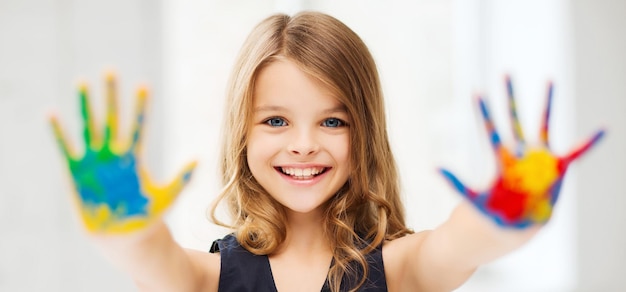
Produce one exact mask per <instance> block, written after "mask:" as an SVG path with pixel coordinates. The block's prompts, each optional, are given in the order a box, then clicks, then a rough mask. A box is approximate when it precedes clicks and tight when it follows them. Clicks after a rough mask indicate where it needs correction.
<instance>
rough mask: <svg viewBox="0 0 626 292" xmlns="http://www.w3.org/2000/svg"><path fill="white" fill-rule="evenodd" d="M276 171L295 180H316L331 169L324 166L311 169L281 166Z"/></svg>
mask: <svg viewBox="0 0 626 292" xmlns="http://www.w3.org/2000/svg"><path fill="white" fill-rule="evenodd" d="M275 169H276V170H277V171H279V172H281V173H282V174H284V175H287V176H289V177H291V178H292V179H295V180H308V179H312V178H315V177H316V176H318V175H321V174H323V173H325V172H326V171H327V170H328V169H330V167H323V166H311V167H293V166H279V167H275Z"/></svg>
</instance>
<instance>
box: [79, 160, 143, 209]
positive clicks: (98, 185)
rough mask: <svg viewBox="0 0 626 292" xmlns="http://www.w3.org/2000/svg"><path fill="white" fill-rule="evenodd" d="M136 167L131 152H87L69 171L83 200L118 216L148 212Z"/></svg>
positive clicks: (86, 203)
mask: <svg viewBox="0 0 626 292" xmlns="http://www.w3.org/2000/svg"><path fill="white" fill-rule="evenodd" d="M101 153H102V152H101ZM98 156H100V157H98ZM103 156H104V157H103ZM136 166H137V165H136V159H135V157H134V155H133V154H132V153H126V154H124V155H122V156H115V155H97V154H96V153H95V152H93V151H87V153H86V154H85V157H84V158H83V159H82V160H81V161H80V162H77V163H76V165H74V167H73V168H74V171H72V173H74V180H75V182H76V183H77V190H78V193H79V195H80V198H81V199H82V201H83V203H84V204H85V205H87V206H92V207H99V206H102V205H106V206H107V207H108V208H109V209H110V210H111V213H113V214H115V215H116V216H120V217H130V216H142V215H143V216H145V215H147V210H146V206H147V204H148V199H147V198H146V197H145V196H144V195H143V194H142V190H141V185H140V184H139V177H138V176H137V170H136Z"/></svg>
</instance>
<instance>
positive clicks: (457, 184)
mask: <svg viewBox="0 0 626 292" xmlns="http://www.w3.org/2000/svg"><path fill="white" fill-rule="evenodd" d="M439 172H441V174H442V175H443V176H444V178H446V180H447V181H448V182H449V183H450V184H452V186H453V187H454V188H455V189H456V190H457V191H458V192H459V193H461V194H462V195H463V196H464V197H466V198H467V199H469V200H470V201H472V202H473V201H475V199H476V194H477V193H476V192H475V191H473V190H471V189H470V188H468V187H466V186H465V185H464V184H463V183H462V182H461V181H460V180H459V179H458V178H457V177H456V176H455V175H454V174H452V172H450V171H448V170H446V169H443V168H441V169H439Z"/></svg>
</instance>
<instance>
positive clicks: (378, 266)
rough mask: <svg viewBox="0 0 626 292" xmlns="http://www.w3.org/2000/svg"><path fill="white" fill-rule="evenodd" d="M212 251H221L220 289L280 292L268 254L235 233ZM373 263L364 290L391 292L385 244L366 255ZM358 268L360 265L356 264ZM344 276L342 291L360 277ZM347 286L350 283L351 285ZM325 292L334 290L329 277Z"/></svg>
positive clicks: (360, 289) (222, 240)
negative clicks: (242, 241) (255, 249)
mask: <svg viewBox="0 0 626 292" xmlns="http://www.w3.org/2000/svg"><path fill="white" fill-rule="evenodd" d="M210 252H211V253H216V252H219V253H220V259H221V270H220V282H219V286H218V287H219V288H218V291H219V292H249V291H250V292H252V291H254V292H277V290H276V285H275V284H274V278H273V276H272V268H271V267H270V261H269V258H268V257H267V256H266V255H255V254H253V253H251V252H249V251H248V250H246V249H245V248H243V247H242V246H241V245H240V244H239V242H237V239H236V238H235V236H233V235H232V234H229V235H227V236H225V237H224V238H223V239H219V240H216V241H214V242H213V245H212V246H211V250H210ZM365 259H366V260H367V262H368V264H369V266H368V268H369V273H368V275H367V279H366V281H365V283H364V284H363V285H362V286H361V287H360V288H359V290H358V291H361V292H384V291H387V281H386V279H385V267H384V265H383V253H382V245H381V246H379V247H378V248H377V249H375V250H373V251H372V252H370V253H369V254H367V255H365ZM354 267H355V268H357V270H360V269H358V267H360V266H359V265H355V266H354ZM361 274H362V272H360V273H359V274H358V275H359V278H357V279H347V277H344V279H343V280H342V281H341V291H347V290H348V289H347V288H348V287H352V285H354V284H355V283H357V282H358V281H359V280H360V276H361ZM347 285H349V286H348V287H347ZM322 292H330V288H329V287H328V280H327V281H326V283H324V286H323V287H322Z"/></svg>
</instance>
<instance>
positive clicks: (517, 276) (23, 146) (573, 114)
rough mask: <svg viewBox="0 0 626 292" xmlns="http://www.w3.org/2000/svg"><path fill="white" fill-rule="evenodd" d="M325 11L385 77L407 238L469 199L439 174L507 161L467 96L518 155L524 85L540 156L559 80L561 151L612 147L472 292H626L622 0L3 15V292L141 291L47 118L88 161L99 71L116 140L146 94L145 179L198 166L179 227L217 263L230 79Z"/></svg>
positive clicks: (159, 6) (64, 3) (591, 160)
mask: <svg viewBox="0 0 626 292" xmlns="http://www.w3.org/2000/svg"><path fill="white" fill-rule="evenodd" d="M300 10H318V11H322V12H326V13H329V14H331V15H333V16H335V17H337V18H338V19H340V20H341V21H343V22H344V23H346V24H347V25H348V26H350V27H351V28H352V29H353V30H354V31H355V32H356V33H357V34H359V35H360V36H361V37H362V38H363V40H364V41H365V42H366V44H367V45H368V46H369V48H370V50H371V52H372V54H373V55H374V58H375V59H376V61H377V64H378V66H379V70H380V74H381V78H382V81H383V87H384V91H385V95H386V103H387V113H388V122H389V127H390V134H391V137H390V138H391V140H392V144H393V148H394V151H395V155H396V158H397V160H398V164H399V167H400V173H401V177H402V181H403V185H402V187H403V195H404V200H405V203H406V206H407V213H408V222H409V225H410V227H411V228H413V229H415V230H423V229H428V228H434V227H436V226H437V225H439V224H441V223H442V222H443V221H444V220H445V219H446V218H447V216H448V214H449V213H450V211H451V210H452V208H453V207H454V206H455V204H456V203H457V202H458V201H459V197H458V195H457V194H456V193H455V192H454V191H453V190H452V189H451V188H450V187H449V186H448V185H447V184H446V183H445V181H444V180H443V179H442V178H441V177H440V176H439V175H438V173H437V171H436V169H437V167H441V166H443V167H446V168H449V169H451V170H452V171H453V172H455V173H456V174H457V175H458V176H459V177H460V178H461V179H462V180H463V181H464V182H466V183H467V184H470V185H473V186H476V187H481V186H486V185H487V184H488V183H489V182H490V180H491V179H492V178H493V176H494V175H495V164H494V160H493V157H492V153H491V150H490V148H489V144H488V142H487V137H486V135H485V133H484V130H483V128H482V125H481V124H480V119H479V117H478V115H477V111H476V105H475V104H474V101H473V98H474V97H475V96H476V95H479V94H481V95H484V96H485V97H486V99H487V101H488V102H489V104H490V105H491V109H492V112H493V113H494V116H495V117H494V118H495V120H496V124H497V125H498V127H499V130H500V132H501V135H502V136H503V139H504V140H505V141H511V133H510V131H509V129H510V124H509V121H508V119H507V112H506V103H505V101H506V98H505V97H506V94H505V93H506V92H505V86H504V75H505V74H510V75H511V76H512V78H513V82H514V85H515V89H516V95H517V98H518V111H519V115H520V119H521V122H522V125H523V126H524V127H525V129H526V135H527V137H528V139H529V141H530V142H535V141H537V139H536V137H538V129H539V122H540V116H541V113H542V110H543V105H544V103H543V102H544V100H545V96H546V95H545V94H546V85H547V81H548V80H553V81H554V83H555V94H554V103H553V111H552V119H551V130H552V132H551V141H552V147H553V150H554V151H555V152H556V153H559V154H565V153H566V152H567V151H568V150H569V149H571V147H572V146H574V145H575V144H576V143H579V142H580V141H582V140H583V139H586V138H587V137H589V136H590V135H591V134H592V133H593V132H594V131H595V130H597V129H598V128H600V127H605V128H607V129H608V135H607V136H606V137H605V139H604V141H602V142H601V143H600V144H599V147H597V148H595V149H593V150H592V151H591V152H590V153H588V155H586V156H584V157H583V158H582V159H580V160H579V161H577V162H576V163H575V164H574V165H573V166H572V168H571V171H570V172H569V173H568V175H567V177H566V180H565V184H564V187H563V190H562V196H561V198H562V199H561V201H560V203H559V205H558V208H557V209H556V211H555V214H554V217H553V220H552V221H551V222H550V224H548V225H547V226H546V227H545V228H544V229H543V230H542V231H541V232H540V233H539V235H538V236H537V237H536V238H534V239H533V240H532V241H531V242H530V243H529V244H528V245H526V246H524V247H523V248H521V249H519V250H517V251H515V252H514V253H512V254H510V255H507V256H505V257H504V258H502V259H500V260H498V261H496V262H494V263H492V264H489V265H487V266H484V267H482V268H481V269H480V270H479V271H478V272H477V273H476V274H475V276H474V277H473V278H472V279H471V280H470V281H469V282H468V283H467V284H466V285H464V286H463V287H462V288H460V289H458V291H464V292H470V291H472V292H473V291H557V292H559V291H576V292H578V291H626V277H624V276H623V274H624V273H625V272H626V212H624V210H625V209H626V185H625V183H626V179H625V174H626V169H625V168H626V157H625V151H624V150H626V135H625V132H626V118H625V116H624V113H626V56H624V54H626V17H625V16H626V1H622V0H593V1H592V0H572V1H565V0H532V1H528V0H506V1H496V0H419V1H374V0H368V1H356V0H350V1H341V2H339V1H330V0H327V1H324V0H319V1H316V0H309V1H307V0H301V1H286V0H276V1H270V0H262V1H258V0H246V1H226V0H214V1H199V0H177V1H173V0H160V1H154V0H152V1H149V0H131V1H129V0H125V1H122V0H109V1H96V0H90V1H77V0H0V186H2V188H1V189H0V219H1V220H0V291H135V288H134V287H133V285H132V282H131V281H130V279H129V278H128V276H127V275H125V274H123V273H121V272H119V271H118V270H116V269H115V268H114V267H113V266H112V265H111V264H109V263H108V262H107V261H106V259H104V258H103V257H102V256H101V255H100V254H99V253H98V251H97V250H96V249H95V247H93V246H92V245H91V244H90V243H89V241H88V240H87V238H86V237H85V236H84V233H83V231H82V229H81V226H80V224H79V222H78V220H77V216H76V215H75V214H74V211H73V206H72V201H71V199H70V198H71V196H70V194H71V193H72V192H71V184H70V182H69V179H68V174H67V171H66V170H65V165H64V162H63V161H62V159H61V156H60V152H59V151H58V149H57V148H56V145H55V142H54V139H53V136H52V134H51V131H50V127H49V125H48V121H47V117H48V116H49V115H50V113H52V112H55V113H57V114H58V115H59V116H60V117H61V121H62V123H63V125H64V127H65V128H66V132H67V133H68V135H69V136H70V137H69V138H70V140H71V141H72V143H74V145H75V146H76V148H77V149H79V150H80V149H82V147H83V146H82V145H81V144H80V143H79V142H80V135H79V133H80V127H81V123H80V115H79V108H78V107H79V104H78V96H77V85H78V84H79V82H82V81H84V82H87V83H88V84H89V85H90V91H91V93H92V97H93V102H94V104H95V106H94V107H95V109H96V111H97V114H96V116H97V117H99V118H100V119H102V118H103V116H104V114H103V113H104V94H103V89H104V86H103V85H104V73H105V72H106V71H107V70H114V71H115V72H117V73H118V77H119V88H118V93H119V96H120V104H121V108H120V111H121V114H122V117H121V121H120V123H121V124H122V125H126V129H127V130H128V126H129V125H130V123H131V113H132V111H133V108H134V105H135V90H136V88H137V87H138V86H139V85H140V84H146V85H148V86H149V87H150V89H151V100H150V104H149V115H148V118H147V119H148V123H147V126H146V129H145V133H146V135H145V141H146V142H145V144H144V145H145V152H144V155H143V158H144V163H145V164H146V165H147V167H148V169H149V170H150V171H151V173H152V174H153V176H154V177H155V178H156V179H157V180H160V181H163V182H165V181H166V180H167V179H169V178H171V177H172V176H173V175H174V174H175V173H176V172H177V171H178V169H179V168H181V167H182V165H184V163H185V162H187V161H190V160H192V159H197V160H199V163H200V164H199V167H198V169H197V172H196V174H195V177H194V179H193V181H192V183H191V184H190V185H189V186H188V188H187V189H186V190H185V191H184V192H183V194H182V195H181V197H180V199H179V200H178V201H177V203H176V205H175V206H174V207H173V208H172V210H171V211H170V212H169V213H168V215H167V222H168V224H169V225H170V227H171V229H172V232H173V233H174V236H175V238H176V240H177V241H178V242H180V244H181V245H183V246H185V247H189V248H195V249H200V250H208V248H209V246H210V244H211V242H212V241H213V240H214V239H217V238H220V237H222V236H223V235H224V234H225V232H226V231H225V230H222V229H220V228H217V227H214V226H212V225H211V223H209V222H208V221H207V219H206V210H207V207H208V206H209V204H210V202H211V201H212V199H213V198H214V197H215V196H216V194H217V192H218V190H219V187H220V186H219V183H218V182H217V177H218V171H217V153H218V147H219V146H218V145H219V139H220V125H221V123H222V109H223V99H224V92H225V87H226V81H227V78H228V75H229V73H230V70H231V67H232V65H233V62H234V59H235V56H236V54H237V52H238V50H239V47H240V46H241V44H242V43H243V41H244V39H245V37H246V35H247V34H248V32H249V31H250V30H251V29H252V27H253V26H254V25H255V24H256V23H258V22H259V21H261V20H262V19H263V18H265V17H267V16H269V15H270V14H273V13H276V12H285V13H289V14H292V13H295V12H297V11H300Z"/></svg>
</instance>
